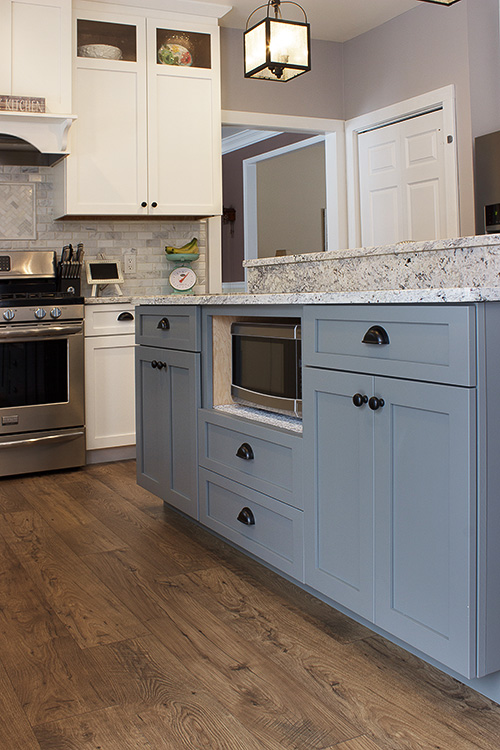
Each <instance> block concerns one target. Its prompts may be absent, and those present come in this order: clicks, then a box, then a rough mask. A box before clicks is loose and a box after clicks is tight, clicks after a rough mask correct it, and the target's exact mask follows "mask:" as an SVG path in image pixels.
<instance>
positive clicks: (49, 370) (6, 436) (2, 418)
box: [0, 250, 85, 476]
mask: <svg viewBox="0 0 500 750" xmlns="http://www.w3.org/2000/svg"><path fill="white" fill-rule="evenodd" d="M56 270H57V268H56V254H55V252H52V251H44V250H35V251H11V252H8V251H7V252H6V251H2V250H0V476H9V475H12V474H20V473H25V472H38V471H47V470H52V469H62V468H68V467H74V466H82V465H83V464H84V463H85V427H84V414H85V410H84V379H83V378H84V367H83V351H84V346H83V299H82V298H81V297H77V296H76V295H75V294H72V293H68V292H60V291H58V288H57V286H58V284H57V274H56Z"/></svg>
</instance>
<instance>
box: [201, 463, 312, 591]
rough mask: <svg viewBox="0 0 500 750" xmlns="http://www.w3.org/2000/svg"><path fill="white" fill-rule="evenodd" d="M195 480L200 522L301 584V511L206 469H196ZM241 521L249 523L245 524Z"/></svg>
mask: <svg viewBox="0 0 500 750" xmlns="http://www.w3.org/2000/svg"><path fill="white" fill-rule="evenodd" d="M199 476H200V521H201V522H202V523H203V524H205V525H206V526H208V527H209V528H210V529H212V530H213V531H215V532H217V533H218V534H220V535H221V536H223V537H224V538H226V539H228V540H229V541H230V542H233V543H234V544H237V545H238V546H239V547H242V548H243V549H245V550H247V551H248V552H251V553H252V554H253V555H255V556H256V557H259V558H260V559H262V560H265V561H266V562H268V563H270V564H271V565H273V566H274V567H275V568H277V569H278V570H281V571H284V572H285V573H288V574H289V575H291V576H293V577H294V578H295V579H297V580H298V581H303V580H304V571H303V557H304V555H303V547H304V532H303V514H302V511H300V510H297V509H296V508H291V507H290V506H289V505H286V504H285V503H281V502H280V501H279V500H274V499H273V498H270V497H268V496H267V495H263V494H262V493H260V492H256V491H255V490H252V489H250V488H248V487H245V486H243V485H241V484H237V483H236V482H233V481H231V480H230V479H226V477H221V476H219V475H218V474H214V473H213V472H211V471H207V470H206V469H200V474H199ZM238 517H239V518H240V519H242V520H238ZM245 520H246V521H249V520H253V523H252V524H247V523H245V522H244V521H245Z"/></svg>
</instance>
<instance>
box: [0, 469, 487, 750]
mask: <svg viewBox="0 0 500 750" xmlns="http://www.w3.org/2000/svg"><path fill="white" fill-rule="evenodd" d="M0 643H1V649H0V711H1V717H2V718H1V720H0V750H178V749H179V750H184V748H186V749H187V748H190V750H204V749H205V748H206V749H207V750H333V749H334V748H335V750H499V748H500V706H497V705H496V704H494V703H492V702H491V701H489V700H487V699H486V698H483V697H482V696H480V695H479V694H477V693H475V692H474V691H472V690H470V689H468V688H466V687H465V686H463V685H461V684H460V683H459V682H457V681H455V680H454V679H452V678H451V677H448V676H447V675H444V674H443V673H442V672H440V671H439V670H437V669H434V668H432V667H430V666H429V665H427V664H425V663H424V662H422V661H421V660H419V659H417V658H416V657H413V656H412V655H410V654H408V653H407V652H405V651H403V650H402V649H400V648H398V647H396V646H394V645H393V644H391V643H389V642H388V641H386V640H385V639H383V638H381V637H379V636H377V635H374V634H373V633H372V632H371V631H369V630H367V629H366V628H364V627H363V626H361V625H358V624H357V623H355V622H353V621H352V620H350V619H349V618H347V617H345V616H344V615H342V614H340V613H338V612H336V611H335V610H332V609H331V608H330V607H328V606H326V605H325V604H323V603H322V602H320V601H318V600H317V599H315V598H314V597H312V596H310V595H309V594H307V593H306V592H304V591H301V590H300V589H298V588H297V587H296V586H294V585H293V584H291V583H289V582H287V581H284V580H283V579H282V578H280V577H279V576H277V575H276V574H274V573H272V572H271V571H269V570H267V569H266V568H264V567H263V566H261V565H259V564H258V563H256V562H254V561H253V560H250V559H249V558H247V557H246V556H244V555H243V554H241V553H239V552H238V551H236V550H234V549H233V548H232V547H230V546H229V545H227V544H225V543H224V542H222V541H221V540H219V539H217V538H215V537H213V536H212V535H211V534H209V533H208V532H206V531H205V530H204V529H203V528H201V527H199V526H197V525H196V524H194V523H193V522H191V521H190V520H189V519H186V518H183V517H182V516H179V515H178V514H176V513H175V512H174V511H172V510H169V509H165V508H164V507H163V505H162V503H161V501H160V500H158V499H157V498H155V497H154V496H153V495H151V494H150V493H148V492H147V491H146V490H143V489H142V488H140V487H138V486H137V485H136V482H135V462H133V461H124V462H117V463H113V464H101V465H93V466H88V467H85V468H84V469H81V470H71V471H64V472H53V473H48V474H39V475H31V476H27V477H9V478H4V479H0Z"/></svg>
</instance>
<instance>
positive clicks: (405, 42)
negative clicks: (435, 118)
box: [221, 0, 500, 235]
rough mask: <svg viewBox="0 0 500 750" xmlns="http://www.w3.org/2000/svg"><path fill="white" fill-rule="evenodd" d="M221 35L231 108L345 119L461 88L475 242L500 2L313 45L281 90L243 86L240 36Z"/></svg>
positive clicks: (464, 195) (493, 106)
mask: <svg viewBox="0 0 500 750" xmlns="http://www.w3.org/2000/svg"><path fill="white" fill-rule="evenodd" d="M221 33H222V38H221V44H222V106H223V108H224V109H233V110H243V111H250V112H266V113H276V114H289V115H309V116H314V117H329V118H339V119H346V120H347V119H351V118H353V117H357V116H358V115H361V114H365V113H367V112H370V111H373V110H375V109H380V108H381V107H385V106H387V105H390V104H394V103H395V102H399V101H402V100H404V99H408V98H411V97H414V96H417V95H419V94H423V93H425V92H427V91H431V90H433V89H437V88H440V87H442V86H447V85H449V84H454V85H455V90H456V103H457V104H456V108H457V138H458V158H459V182H460V219H461V234H462V235H468V234H473V233H474V231H475V227H474V199H473V141H474V137H476V136H478V135H483V134H485V133H489V132H492V131H495V130H500V75H499V72H500V39H499V7H498V0H462V2H460V3H456V4H455V5H453V6H451V7H444V6H443V7H441V6H439V5H433V4H430V3H429V4H428V3H421V4H420V5H419V7H418V8H415V9H413V10H410V11H408V12H406V13H404V14H402V15H401V16H398V17H397V18H394V19H392V20H391V21H388V22H387V23H385V24H383V25H382V26H379V27H378V28H376V29H373V30H372V31H369V32H367V33H366V34H362V35H360V36H358V37H356V38H355V39H351V40H350V41H348V42H345V43H344V44H337V43H333V42H314V43H313V48H312V60H313V69H312V71H311V72H310V73H307V74H306V75H304V76H301V77H300V78H298V79H296V80H294V81H290V82H289V83H286V84H283V85H280V84H275V83H273V82H269V81H250V80H245V79H244V78H243V59H242V48H243V41H242V31H238V30H234V29H222V30H221ZM313 33H314V30H313Z"/></svg>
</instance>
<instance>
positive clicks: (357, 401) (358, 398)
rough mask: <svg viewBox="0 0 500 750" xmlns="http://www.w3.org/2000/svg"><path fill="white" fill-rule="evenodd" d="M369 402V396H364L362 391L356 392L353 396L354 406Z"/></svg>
mask: <svg viewBox="0 0 500 750" xmlns="http://www.w3.org/2000/svg"><path fill="white" fill-rule="evenodd" d="M367 402H368V396H362V395H361V393H355V394H354V396H353V397H352V403H353V404H354V406H363V404H366V403H367Z"/></svg>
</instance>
